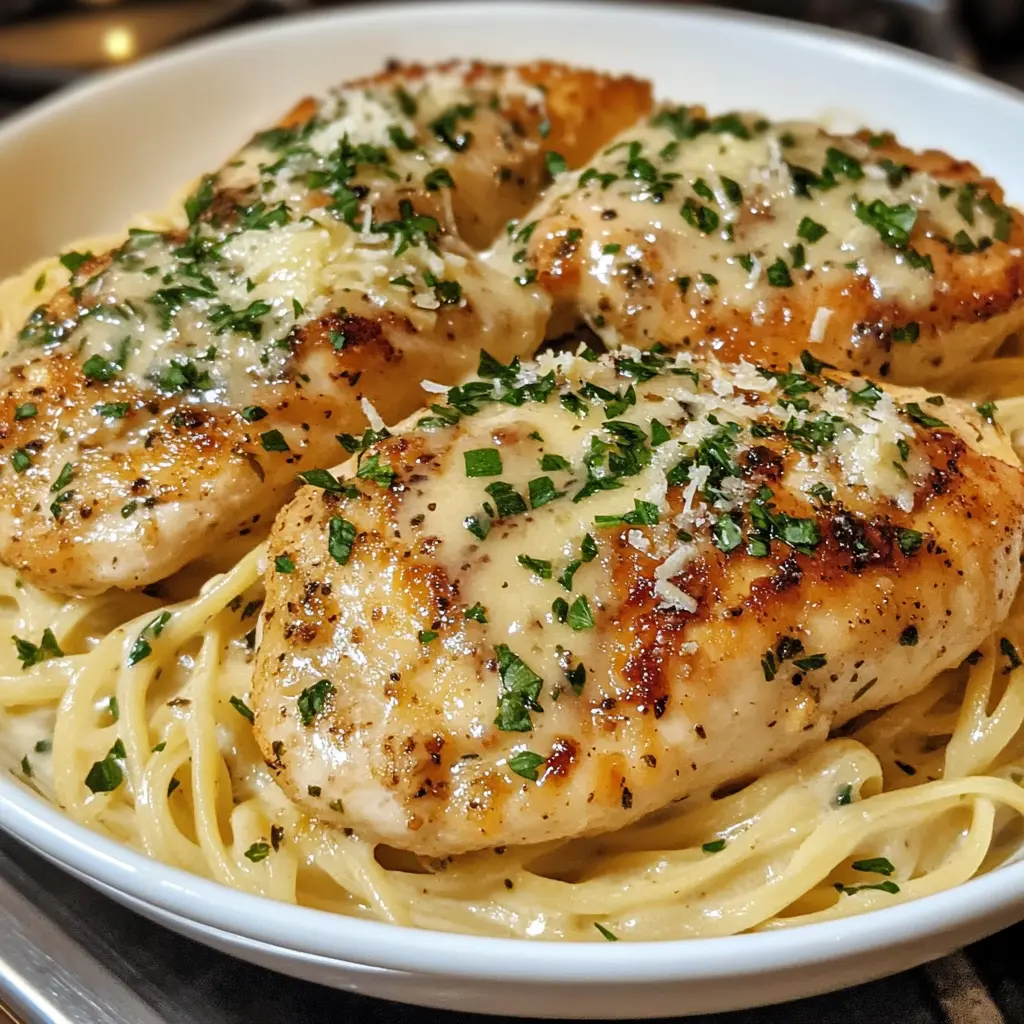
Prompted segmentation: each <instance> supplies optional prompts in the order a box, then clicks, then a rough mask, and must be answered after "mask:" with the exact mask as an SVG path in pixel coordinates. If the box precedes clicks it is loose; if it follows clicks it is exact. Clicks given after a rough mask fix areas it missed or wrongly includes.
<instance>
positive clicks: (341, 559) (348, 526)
mask: <svg viewBox="0 0 1024 1024" xmlns="http://www.w3.org/2000/svg"><path fill="white" fill-rule="evenodd" d="M355 539H356V528H355V524H353V523H350V522H349V521H348V520H347V519H342V518H341V517H340V516H332V517H331V520H330V522H329V523H328V536H327V550H328V552H330V555H331V558H333V559H334V560H335V561H336V562H337V563H338V565H347V564H348V560H349V557H350V556H351V554H352V545H353V544H354V543H355Z"/></svg>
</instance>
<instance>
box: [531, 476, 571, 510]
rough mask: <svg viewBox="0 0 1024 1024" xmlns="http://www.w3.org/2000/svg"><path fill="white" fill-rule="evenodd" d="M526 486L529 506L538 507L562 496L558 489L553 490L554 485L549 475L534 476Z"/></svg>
mask: <svg viewBox="0 0 1024 1024" xmlns="http://www.w3.org/2000/svg"><path fill="white" fill-rule="evenodd" d="M527 488H528V489H529V492H530V506H531V508H540V507H541V506H542V505H547V504H548V503H549V502H551V501H554V500H555V499H556V498H560V497H561V496H562V495H561V493H560V492H559V491H556V490H555V485H554V483H553V482H552V480H551V477H549V476H539V477H535V478H534V479H533V480H531V481H530V482H529V483H528V484H527Z"/></svg>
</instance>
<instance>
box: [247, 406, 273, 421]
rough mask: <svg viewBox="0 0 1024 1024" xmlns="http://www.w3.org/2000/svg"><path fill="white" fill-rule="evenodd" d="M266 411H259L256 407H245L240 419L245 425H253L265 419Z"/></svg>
mask: <svg viewBox="0 0 1024 1024" xmlns="http://www.w3.org/2000/svg"><path fill="white" fill-rule="evenodd" d="M266 415H267V410H266V409H261V408H260V407H259V406H258V405H247V406H246V407H245V408H244V409H243V410H242V419H243V420H245V422H246V423H255V422H256V421H257V420H262V419H264V418H265V417H266Z"/></svg>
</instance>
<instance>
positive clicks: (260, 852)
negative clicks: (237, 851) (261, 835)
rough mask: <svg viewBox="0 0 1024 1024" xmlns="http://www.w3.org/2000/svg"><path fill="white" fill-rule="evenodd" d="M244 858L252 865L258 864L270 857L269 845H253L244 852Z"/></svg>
mask: <svg viewBox="0 0 1024 1024" xmlns="http://www.w3.org/2000/svg"><path fill="white" fill-rule="evenodd" d="M245 856H246V857H247V858H248V859H249V860H251V861H252V862H253V864H259V862H260V861H261V860H266V859H267V857H269V856H270V843H253V844H252V846H250V847H249V849H248V850H246V851H245Z"/></svg>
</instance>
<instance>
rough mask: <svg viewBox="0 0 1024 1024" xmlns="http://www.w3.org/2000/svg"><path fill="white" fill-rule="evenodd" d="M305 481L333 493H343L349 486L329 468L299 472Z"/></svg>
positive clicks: (300, 477)
mask: <svg viewBox="0 0 1024 1024" xmlns="http://www.w3.org/2000/svg"><path fill="white" fill-rule="evenodd" d="M298 476H299V479H300V480H302V481H303V483H307V484H309V485H310V486H311V487H319V488H320V489H321V490H324V491H330V492H331V493H332V494H342V493H344V492H345V491H346V490H347V488H346V487H345V485H344V484H343V483H342V482H341V481H340V480H339V479H338V478H337V477H336V476H335V475H334V474H333V473H332V472H331V471H330V470H329V469H306V470H303V471H302V472H301V473H299V474H298Z"/></svg>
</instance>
